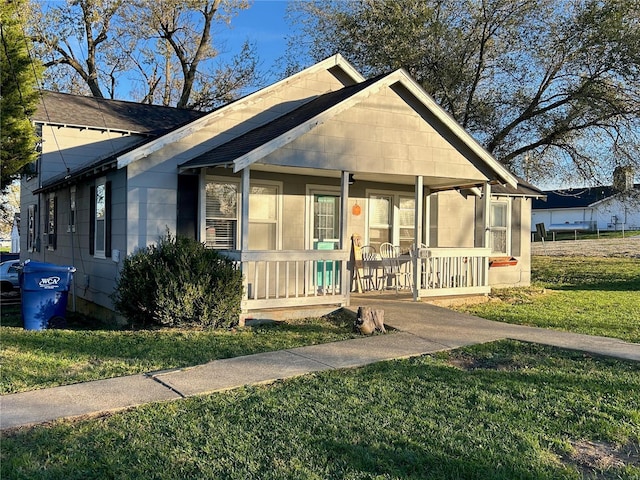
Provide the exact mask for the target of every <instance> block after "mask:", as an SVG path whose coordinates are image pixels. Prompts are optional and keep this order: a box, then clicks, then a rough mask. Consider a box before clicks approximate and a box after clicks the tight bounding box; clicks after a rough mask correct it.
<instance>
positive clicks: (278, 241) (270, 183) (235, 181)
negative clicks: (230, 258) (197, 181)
mask: <svg viewBox="0 0 640 480" xmlns="http://www.w3.org/2000/svg"><path fill="white" fill-rule="evenodd" d="M209 183H219V184H228V185H234V186H235V187H236V212H235V217H234V218H233V219H232V218H231V217H209V216H208V215H207V185H208V184H209ZM260 187H267V188H274V187H275V189H276V194H275V198H276V219H275V220H274V221H271V220H268V219H256V218H254V217H252V216H251V208H249V228H251V224H254V225H257V224H262V225H264V224H270V225H273V224H275V235H276V238H275V248H276V250H280V249H281V248H282V223H283V222H282V203H283V200H282V188H283V183H282V182H279V181H274V180H259V179H256V180H250V182H249V195H251V191H252V189H253V188H260ZM241 201H242V182H241V181H240V179H239V178H236V177H221V176H215V175H205V176H204V195H203V199H202V203H201V208H202V212H203V213H202V218H203V219H204V221H203V222H202V228H201V230H200V235H201V239H202V241H203V242H204V243H205V245H206V244H207V221H208V220H209V219H216V218H218V219H224V220H233V221H235V238H233V241H232V243H233V244H232V245H231V246H230V247H228V246H215V245H207V248H212V249H215V250H238V249H239V248H240V242H241V238H242V231H241V230H242V221H241V218H240V216H241Z"/></svg>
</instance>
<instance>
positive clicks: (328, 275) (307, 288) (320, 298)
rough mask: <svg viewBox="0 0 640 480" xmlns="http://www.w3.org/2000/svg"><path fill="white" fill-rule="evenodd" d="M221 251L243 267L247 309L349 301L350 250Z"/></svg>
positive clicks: (244, 307)
mask: <svg viewBox="0 0 640 480" xmlns="http://www.w3.org/2000/svg"><path fill="white" fill-rule="evenodd" d="M221 253H223V254H224V255H225V256H227V257H228V258H230V259H232V260H235V261H236V262H237V265H238V267H239V268H241V269H242V273H243V276H244V296H243V301H242V310H243V311H244V312H248V311H251V310H259V309H264V308H284V307H294V306H311V305H333V304H339V305H346V304H347V301H348V292H347V288H348V287H349V281H348V278H347V269H346V265H347V261H348V260H349V252H348V251H343V250H269V251H244V252H240V251H224V252H221ZM343 266H344V267H345V268H343Z"/></svg>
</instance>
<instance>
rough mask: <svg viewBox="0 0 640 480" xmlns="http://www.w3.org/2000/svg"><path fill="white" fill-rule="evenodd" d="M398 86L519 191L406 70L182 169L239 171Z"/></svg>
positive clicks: (316, 104)
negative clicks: (225, 166) (377, 93)
mask: <svg viewBox="0 0 640 480" xmlns="http://www.w3.org/2000/svg"><path fill="white" fill-rule="evenodd" d="M397 83H401V84H402V85H403V86H404V87H405V88H406V89H407V90H408V91H409V92H411V94H412V95H414V96H415V98H416V99H418V100H419V101H420V102H421V103H422V104H423V105H424V107H425V108H427V109H428V110H429V112H431V114H433V115H434V116H435V117H436V118H437V120H438V121H440V122H442V124H444V126H445V127H446V128H447V129H448V130H449V131H450V132H451V133H452V134H453V135H454V136H456V137H457V138H458V139H459V140H461V141H462V142H463V143H464V144H465V145H466V146H467V147H468V148H469V149H470V150H471V151H472V152H473V153H474V154H475V155H476V156H477V157H478V158H479V159H480V160H481V161H482V162H484V164H485V165H487V167H488V168H489V169H490V170H492V171H493V172H495V174H496V176H497V177H498V179H499V181H500V182H501V183H505V184H507V185H509V186H511V187H512V188H514V189H515V188H517V185H518V182H517V179H516V178H515V177H514V176H513V175H512V174H511V172H509V171H508V170H507V169H506V168H505V167H504V166H503V165H502V164H501V163H500V162H498V161H497V160H496V159H495V158H494V157H493V156H492V155H491V154H490V153H489V152H487V151H486V150H485V149H484V148H483V147H482V146H481V145H480V144H479V143H478V142H477V141H476V140H475V139H474V138H473V137H472V136H471V135H469V133H467V132H466V131H465V130H464V129H463V128H462V127H461V126H460V125H459V124H458V123H457V122H456V121H455V120H454V119H453V118H452V117H451V116H450V115H449V114H448V113H446V112H445V111H444V110H443V109H442V108H441V107H440V106H439V105H437V104H436V103H435V101H434V100H433V99H432V98H431V97H430V96H429V95H428V94H427V93H426V92H425V91H424V90H423V89H422V87H420V86H419V85H418V84H417V83H416V82H415V81H414V80H413V79H411V77H410V76H409V75H408V74H407V73H406V71H404V70H402V69H400V70H396V71H395V72H392V73H390V74H386V75H381V76H379V77H375V78H372V79H370V80H367V81H363V82H361V83H359V84H356V85H352V86H347V87H344V88H342V89H340V90H338V91H335V92H330V93H327V94H324V95H321V96H319V97H318V98H316V99H315V100H312V101H310V102H309V103H307V104H305V105H303V106H302V107H299V108H297V109H296V110H294V111H292V112H290V113H288V114H285V115H283V116H281V117H280V118H278V119H276V120H274V121H272V122H271V123H270V124H268V125H264V126H262V127H258V128H256V129H254V130H252V131H250V132H248V133H246V134H244V135H242V136H240V137H237V138H234V139H232V140H230V141H229V142H227V143H225V144H223V145H220V146H218V147H216V148H214V149H212V150H210V151H209V152H207V153H204V154H202V155H200V156H198V157H196V158H194V159H192V160H189V161H187V162H185V163H183V164H182V165H180V167H181V168H194V167H205V166H214V165H220V164H231V163H233V164H234V171H239V170H241V169H243V168H245V167H246V166H248V165H251V164H252V163H253V162H256V161H258V160H260V159H261V158H264V157H265V156H266V155H268V154H269V153H271V152H273V151H275V150H276V149H278V148H280V147H282V146H283V145H286V144H287V143H289V142H291V141H293V140H295V139H296V138H298V137H299V136H301V135H303V134H305V133H307V132H308V131H310V130H312V129H313V128H315V127H316V126H318V125H320V124H322V123H323V122H324V121H326V120H328V119H329V118H331V117H333V116H335V115H337V114H338V113H340V112H342V111H344V110H346V109H347V108H349V107H350V106H352V105H353V104H354V103H355V102H357V101H359V99H360V98H366V97H367V96H368V95H370V94H371V93H373V92H375V91H377V90H379V89H381V88H383V87H388V86H391V85H394V84H397Z"/></svg>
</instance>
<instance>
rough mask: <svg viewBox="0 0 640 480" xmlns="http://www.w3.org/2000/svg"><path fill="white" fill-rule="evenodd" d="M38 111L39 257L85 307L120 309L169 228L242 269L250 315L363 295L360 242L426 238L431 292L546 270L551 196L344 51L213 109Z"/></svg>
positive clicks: (75, 102)
mask: <svg viewBox="0 0 640 480" xmlns="http://www.w3.org/2000/svg"><path fill="white" fill-rule="evenodd" d="M35 121H36V124H37V125H39V126H41V129H42V136H43V144H42V155H41V158H40V160H39V162H38V163H39V165H37V169H36V170H35V172H36V173H34V174H33V175H32V176H31V177H30V178H26V177H25V179H24V180H23V185H22V192H23V194H22V205H21V206H22V212H23V221H22V252H23V253H22V259H26V258H33V259H36V260H41V261H42V260H44V261H47V262H53V263H57V264H67V265H68V264H71V265H73V266H75V267H76V268H77V273H76V275H75V292H74V293H75V295H76V296H77V300H78V305H79V308H87V307H88V306H90V305H91V306H99V307H102V308H103V309H105V310H104V312H107V313H108V312H109V311H110V310H109V309H111V307H112V303H111V300H110V298H109V295H110V294H111V293H112V291H113V287H114V283H115V278H116V276H117V274H118V271H119V268H120V267H121V265H122V261H123V259H124V257H125V256H126V255H128V254H130V253H132V252H134V251H135V250H136V249H138V248H143V247H145V246H147V245H148V244H151V243H153V242H156V241H157V240H158V238H159V237H160V236H162V235H163V234H165V233H166V232H167V230H169V231H171V232H177V233H178V234H180V235H187V236H190V237H192V238H195V239H197V240H199V241H201V242H203V243H205V244H206V245H207V246H208V247H210V248H215V249H219V250H221V251H223V252H225V254H226V255H228V256H230V257H231V258H233V259H235V260H236V261H237V262H238V266H239V268H241V269H242V271H243V274H244V279H245V280H244V281H245V295H244V297H245V298H244V301H243V304H242V309H243V312H244V313H243V315H244V316H252V315H256V314H257V313H256V312H259V311H261V310H264V309H269V308H284V307H295V308H299V307H302V306H313V305H347V304H349V301H350V292H351V289H352V286H353V282H352V274H353V261H352V260H353V256H352V255H353V251H352V240H351V239H352V237H354V238H356V237H357V238H360V239H361V242H362V244H363V245H364V244H369V245H373V246H375V247H379V245H380V244H381V243H383V242H390V243H392V244H394V245H398V246H399V247H400V250H401V251H402V252H409V250H411V247H412V245H414V244H423V246H424V248H422V249H421V250H420V251H419V257H420V261H418V260H417V259H416V258H415V257H414V259H413V260H412V261H413V265H414V272H415V277H414V278H417V279H418V280H419V284H418V288H414V289H413V292H414V298H415V299H418V298H423V297H432V296H443V295H459V294H473V293H487V292H488V291H489V289H490V286H492V285H493V286H495V285H501V286H502V285H526V284H528V282H529V280H530V235H529V232H530V220H531V199H532V198H535V197H539V196H541V195H542V193H541V192H540V191H539V190H537V189H535V188H534V187H532V186H530V185H526V184H523V183H522V182H519V181H518V179H517V178H516V177H514V176H513V175H512V174H511V173H510V172H509V171H508V170H507V169H506V168H505V167H504V166H502V165H501V164H500V163H499V162H498V161H497V160H496V159H494V158H493V157H492V156H491V155H490V154H489V153H487V152H486V151H485V150H484V149H483V148H482V147H481V146H480V145H479V144H478V143H477V142H476V141H474V140H473V138H471V136H469V135H468V134H467V133H466V132H465V131H464V130H463V129H462V128H461V127H460V126H459V125H458V124H457V123H455V121H453V120H452V119H451V117H450V116H448V115H447V114H446V113H445V112H444V111H443V110H442V109H441V108H440V107H439V106H438V105H436V104H435V103H434V101H433V99H432V98H431V97H430V96H429V95H427V94H426V93H425V92H424V91H423V90H422V88H421V87H420V86H419V85H418V84H417V83H416V82H415V81H414V80H413V79H411V77H409V76H408V74H407V73H406V72H405V71H404V70H398V71H395V72H392V73H390V74H388V75H382V76H379V77H376V78H372V79H368V80H366V79H364V78H363V77H362V76H361V75H360V74H359V73H358V72H357V71H356V70H354V68H353V67H352V66H351V65H350V64H349V63H347V62H346V61H345V60H344V59H343V58H342V57H341V56H339V55H336V56H334V57H331V58H329V59H327V60H325V61H323V62H320V63H318V64H316V65H314V66H312V67H310V68H308V69H306V70H304V71H302V72H300V73H297V74H295V75H292V76H291V77H288V78H286V79H284V80H282V81H279V82H277V83H275V84H273V85H271V86H269V87H266V88H264V89H262V90H259V91H257V92H255V93H253V94H251V95H248V96H246V97H244V98H242V99H240V100H237V101H235V102H233V103H230V104H228V105H226V106H224V107H222V108H219V109H217V110H215V111H213V112H211V113H208V114H202V113H198V112H189V111H182V110H175V109H167V108H163V107H157V106H151V105H137V104H132V103H128V102H117V101H108V100H96V99H93V98H86V97H74V96H70V95H61V94H53V93H46V94H45V96H44V104H43V105H42V106H41V108H40V109H39V111H38V114H37V116H36V118H35ZM494 257H496V258H494ZM505 259H506V260H508V261H503V260H505ZM492 260H494V262H493V263H492V265H493V266H495V267H496V268H494V267H491V268H490V267H489V264H490V262H491V261H492ZM498 265H501V267H500V268H497V266H498ZM502 265H504V266H502ZM433 279H437V281H434V280H433Z"/></svg>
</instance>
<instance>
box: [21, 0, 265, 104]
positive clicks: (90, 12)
mask: <svg viewBox="0 0 640 480" xmlns="http://www.w3.org/2000/svg"><path fill="white" fill-rule="evenodd" d="M45 5H46V4H45ZM245 8H248V3H247V1H246V0H227V1H223V0H132V1H129V2H125V1H124V0H68V1H67V2H66V3H64V4H57V3H52V4H49V5H47V8H43V9H41V10H40V11H39V12H38V14H37V15H35V16H34V17H33V19H32V22H31V30H32V34H33V38H34V39H35V41H36V42H37V43H38V45H39V47H40V50H39V53H40V55H41V56H42V58H43V59H45V66H46V67H47V72H46V73H47V80H48V84H47V85H48V86H49V87H50V88H53V89H55V90H63V91H71V92H73V93H87V91H88V93H90V94H91V95H93V96H96V97H104V96H109V97H112V98H115V97H116V95H117V93H116V91H117V89H118V87H119V86H121V84H122V83H123V80H126V81H127V82H132V83H133V85H134V87H133V91H132V92H131V93H132V94H133V95H134V96H135V97H137V98H138V99H139V100H141V101H143V102H144V103H161V104H163V105H172V106H177V107H180V108H199V109H207V108H211V107H213V106H216V105H218V104H220V103H222V102H226V101H228V100H229V99H233V98H235V97H236V96H238V95H239V92H240V91H242V90H243V89H244V88H247V87H248V86H250V85H251V84H252V83H253V82H255V81H257V78H258V72H257V66H258V61H257V57H256V53H255V47H254V46H253V45H251V44H249V43H246V44H245V45H244V47H243V48H242V49H241V51H240V52H238V53H237V54H236V55H235V56H234V58H233V59H232V60H231V62H230V63H229V64H227V65H220V64H216V59H217V57H218V56H219V54H220V50H219V49H217V48H215V46H214V43H213V37H212V36H213V33H214V32H215V28H216V27H219V26H221V25H227V26H228V25H229V24H230V22H231V20H232V18H233V17H234V16H235V15H236V14H237V13H238V12H239V11H240V10H242V9H245ZM83 59H85V60H83Z"/></svg>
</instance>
